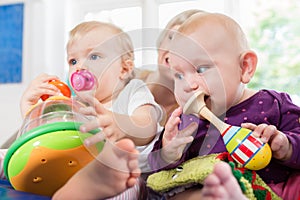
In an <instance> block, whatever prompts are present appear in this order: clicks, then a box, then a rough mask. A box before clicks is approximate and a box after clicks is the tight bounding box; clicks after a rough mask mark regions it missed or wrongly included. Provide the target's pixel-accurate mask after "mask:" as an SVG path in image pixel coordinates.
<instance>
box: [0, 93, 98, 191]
mask: <svg viewBox="0 0 300 200" xmlns="http://www.w3.org/2000/svg"><path fill="white" fill-rule="evenodd" d="M82 106H84V105H83V104H81V103H79V102H77V101H75V100H74V99H71V98H67V97H64V96H52V97H50V98H48V99H47V100H46V101H43V102H41V103H39V104H37V105H35V106H34V107H33V108H32V109H31V110H30V111H29V112H28V114H27V115H26V118H25V120H24V122H23V124H22V127H21V129H20V131H19V137H18V139H17V140H16V141H15V142H14V143H13V144H12V145H11V147H10V148H9V149H8V152H7V155H6V157H5V160H4V172H5V175H6V177H7V178H8V179H9V181H10V183H11V184H12V186H13V187H14V188H15V189H16V190H20V191H24V192H30V193H34V194H40V195H46V196H52V195H53V194H54V193H55V192H56V191H57V190H58V189H59V188H60V187H62V186H63V185H64V184H65V183H66V182H67V181H68V179H69V178H70V177H71V176H72V175H73V174H75V173H76V172H77V171H78V170H80V169H81V168H82V167H84V166H85V165H87V164H88V163H89V162H90V161H92V160H93V159H94V157H95V156H96V155H98V153H99V152H100V151H101V150H102V147H103V142H100V143H98V144H97V145H95V146H92V147H91V148H87V147H85V146H84V145H83V140H84V139H85V138H87V137H89V136H91V135H92V134H95V133H96V132H99V131H98V130H94V131H92V132H90V133H81V132H80V131H79V126H80V125H81V124H82V123H84V122H86V121H88V118H87V117H86V116H84V115H82V114H80V113H79V109H80V107H82Z"/></svg>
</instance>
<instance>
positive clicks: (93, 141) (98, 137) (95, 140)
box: [84, 132, 105, 146]
mask: <svg viewBox="0 0 300 200" xmlns="http://www.w3.org/2000/svg"><path fill="white" fill-rule="evenodd" d="M104 139H105V135H104V134H102V133H101V132H100V133H97V134H95V135H93V136H91V137H88V138H86V139H85V140H84V144H85V145H86V146H91V145H94V144H97V143H98V142H101V141H104Z"/></svg>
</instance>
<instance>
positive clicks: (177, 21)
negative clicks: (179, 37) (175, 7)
mask: <svg viewBox="0 0 300 200" xmlns="http://www.w3.org/2000/svg"><path fill="white" fill-rule="evenodd" d="M202 12H205V11H203V10H198V9H190V10H186V11H183V12H181V13H179V14H177V15H176V16H175V17H173V18H172V19H171V20H170V21H169V22H168V24H167V25H166V27H165V29H164V30H163V31H162V32H161V33H160V35H159V36H158V38H157V41H156V46H157V47H158V48H160V47H161V44H162V42H163V41H164V40H165V39H166V38H167V37H169V31H170V29H172V28H173V27H174V26H177V25H178V26H180V25H181V24H183V23H184V22H185V21H186V20H187V19H188V18H189V17H191V16H192V15H194V14H196V13H202ZM170 39H171V38H170Z"/></svg>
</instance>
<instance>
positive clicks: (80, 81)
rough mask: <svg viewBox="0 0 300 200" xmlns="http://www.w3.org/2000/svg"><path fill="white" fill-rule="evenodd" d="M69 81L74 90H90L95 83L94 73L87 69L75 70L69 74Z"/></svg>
mask: <svg viewBox="0 0 300 200" xmlns="http://www.w3.org/2000/svg"><path fill="white" fill-rule="evenodd" d="M70 81H71V85H72V87H73V88H74V89H75V90H76V91H86V90H91V89H92V88H93V87H94V85H95V83H96V80H95V77H94V75H93V74H92V73H91V72H89V71H88V70H77V71H76V72H74V73H73V74H72V75H71V78H70Z"/></svg>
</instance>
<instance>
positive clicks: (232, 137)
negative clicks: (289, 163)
mask: <svg viewBox="0 0 300 200" xmlns="http://www.w3.org/2000/svg"><path fill="white" fill-rule="evenodd" d="M204 96H205V93H203V92H202V91H200V92H197V93H195V94H194V95H193V96H192V97H191V98H190V99H189V100H188V101H187V103H186V104H185V106H184V108H183V112H184V113H185V114H196V115H198V116H200V115H201V116H202V117H204V118H205V119H207V120H208V121H210V122H211V123H212V124H213V125H214V126H215V127H216V128H217V129H218V130H219V131H220V133H221V135H222V138H223V141H224V143H225V146H226V149H227V151H228V152H229V153H230V155H231V156H232V157H233V159H235V160H236V161H237V162H238V163H240V164H241V165H242V166H243V167H245V168H248V169H251V170H260V169H263V168H264V167H266V166H267V165H268V164H269V162H270V160H271V158H272V151H271V148H270V146H269V144H268V143H263V142H262V141H261V140H260V139H259V138H256V137H254V136H253V134H252V131H251V130H249V129H246V128H242V127H239V126H232V125H229V124H226V123H224V122H223V121H221V120H220V119H219V118H218V117H216V116H215V115H214V114H213V113H212V112H211V111H210V110H209V109H208V108H207V107H206V105H205V101H204Z"/></svg>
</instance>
